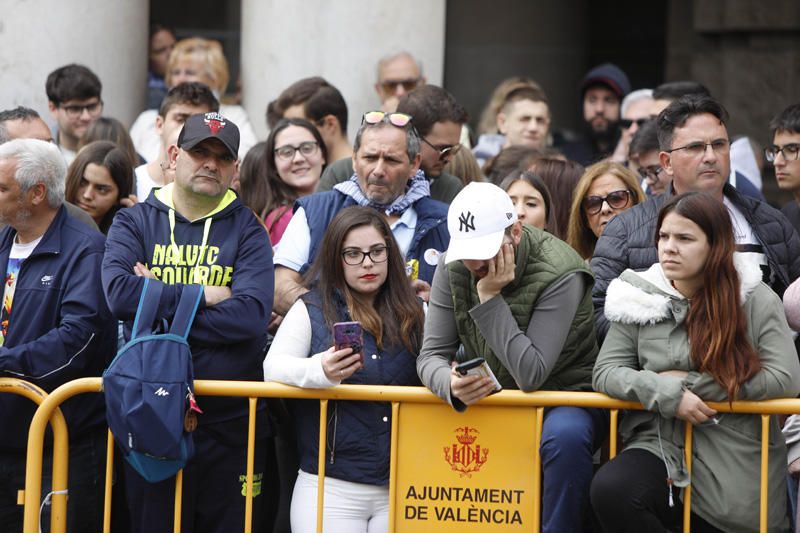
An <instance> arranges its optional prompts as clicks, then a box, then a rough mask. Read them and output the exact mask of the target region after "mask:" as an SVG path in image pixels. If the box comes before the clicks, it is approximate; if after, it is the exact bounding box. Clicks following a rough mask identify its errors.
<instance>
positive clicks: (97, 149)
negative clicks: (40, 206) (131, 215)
mask: <svg viewBox="0 0 800 533" xmlns="http://www.w3.org/2000/svg"><path fill="white" fill-rule="evenodd" d="M90 163H94V164H95V165H100V166H101V167H103V168H105V169H106V170H108V173H109V174H110V175H111V179H112V180H114V183H115V184H116V185H117V189H118V190H119V196H117V202H116V203H115V204H114V205H113V206H111V209H109V210H108V212H107V213H106V214H105V216H104V217H103V220H101V221H100V223H99V224H98V227H99V228H100V231H101V232H102V233H104V234H105V233H108V228H109V227H111V222H112V221H113V220H114V215H115V214H116V212H117V211H118V210H119V209H120V208H121V207H122V205H121V204H120V203H119V202H120V200H122V199H123V198H127V197H128V195H129V194H131V189H133V182H134V181H133V180H134V177H133V167H132V166H131V162H130V156H129V154H128V153H127V152H126V151H125V150H124V149H123V148H120V147H119V146H117V145H116V144H114V143H113V142H111V141H95V142H92V143H89V144H87V145H86V146H84V147H83V148H81V150H80V151H79V152H78V155H77V156H75V159H74V160H73V161H72V164H71V165H70V166H69V169H68V170H67V180H66V181H67V183H66V190H65V193H64V198H65V199H66V201H68V202H71V203H75V201H76V200H77V199H78V189H80V186H81V180H82V179H83V173H84V172H85V171H86V167H87V166H89V164H90Z"/></svg>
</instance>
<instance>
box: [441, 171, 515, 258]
mask: <svg viewBox="0 0 800 533" xmlns="http://www.w3.org/2000/svg"><path fill="white" fill-rule="evenodd" d="M516 221H517V215H516V212H515V211H514V203H513V202H512V201H511V198H509V196H508V194H506V192H505V191H504V190H503V189H501V188H500V187H498V186H497V185H493V184H491V183H480V182H472V183H470V184H469V185H467V186H466V187H464V188H463V189H461V192H459V193H458V194H457V195H456V197H455V198H453V201H452V202H451V203H450V209H449V210H448V211H447V230H448V231H449V232H450V247H449V248H448V249H447V256H446V257H445V263H451V262H453V261H456V260H458V259H475V260H484V259H490V258H492V257H494V256H495V255H497V252H498V251H499V250H500V245H501V244H503V234H504V233H505V229H506V228H507V227H509V226H510V225H512V224H513V223H514V222H516Z"/></svg>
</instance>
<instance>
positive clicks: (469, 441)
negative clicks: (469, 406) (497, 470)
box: [444, 426, 489, 477]
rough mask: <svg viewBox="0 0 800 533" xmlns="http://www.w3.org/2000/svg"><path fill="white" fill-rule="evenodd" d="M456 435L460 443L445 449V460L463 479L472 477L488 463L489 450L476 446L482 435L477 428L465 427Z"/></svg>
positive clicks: (459, 429)
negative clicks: (479, 436)
mask: <svg viewBox="0 0 800 533" xmlns="http://www.w3.org/2000/svg"><path fill="white" fill-rule="evenodd" d="M455 433H456V440H457V441H458V442H457V443H456V442H454V443H453V444H452V445H450V446H445V447H444V459H445V461H447V464H449V465H450V468H452V469H453V470H455V471H456V472H459V473H460V475H461V477H464V476H467V477H472V473H473V472H477V471H479V470H480V469H481V467H482V466H483V465H484V464H485V463H486V460H487V458H488V456H489V448H481V445H480V444H475V440H476V439H477V438H478V434H479V433H480V432H479V431H478V430H477V429H475V428H471V427H468V426H464V427H460V428H456V430H455Z"/></svg>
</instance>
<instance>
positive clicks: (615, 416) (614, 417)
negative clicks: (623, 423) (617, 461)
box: [608, 409, 619, 461]
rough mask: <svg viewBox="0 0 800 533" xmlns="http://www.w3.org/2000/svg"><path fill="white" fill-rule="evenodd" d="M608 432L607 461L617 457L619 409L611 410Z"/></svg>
mask: <svg viewBox="0 0 800 533" xmlns="http://www.w3.org/2000/svg"><path fill="white" fill-rule="evenodd" d="M610 415H611V416H610V419H609V430H608V459H609V461H610V460H611V459H613V458H614V457H616V456H617V428H618V427H619V422H618V421H619V409H612V410H611V413H610Z"/></svg>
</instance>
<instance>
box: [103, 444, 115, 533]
mask: <svg viewBox="0 0 800 533" xmlns="http://www.w3.org/2000/svg"><path fill="white" fill-rule="evenodd" d="M106 433H108V436H107V437H106V486H105V493H104V494H105V495H104V497H103V533H111V489H112V488H113V481H114V435H112V434H111V430H110V429H109V430H108V431H107V432H106Z"/></svg>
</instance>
